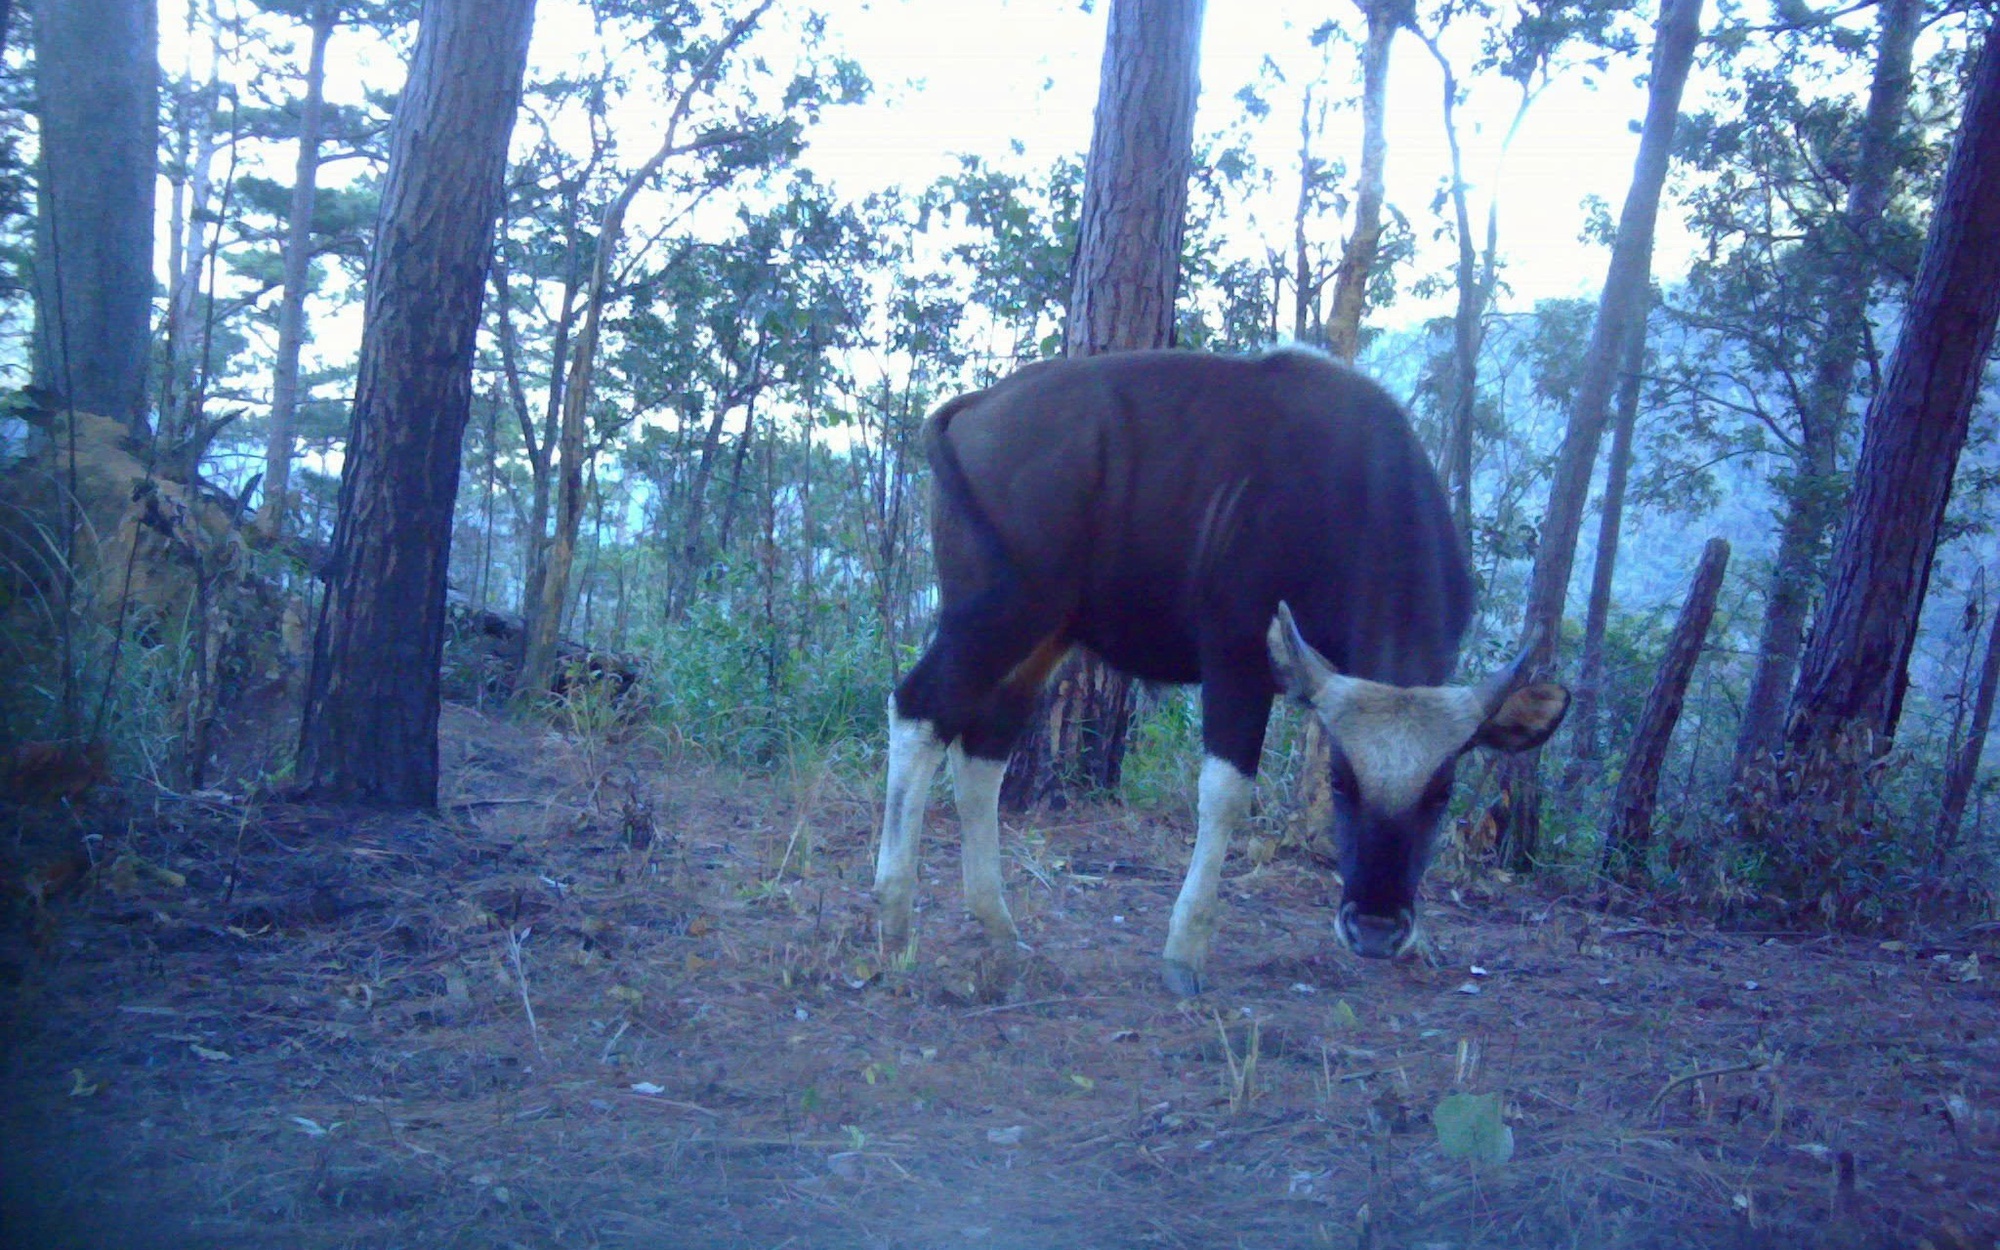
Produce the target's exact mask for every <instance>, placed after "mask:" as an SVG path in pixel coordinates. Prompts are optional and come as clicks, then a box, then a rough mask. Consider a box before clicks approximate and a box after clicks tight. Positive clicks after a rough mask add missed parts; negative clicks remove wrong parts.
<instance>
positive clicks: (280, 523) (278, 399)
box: [257, 0, 335, 539]
mask: <svg viewBox="0 0 2000 1250" xmlns="http://www.w3.org/2000/svg"><path fill="white" fill-rule="evenodd" d="M334 17H335V10H334V6H333V4H332V0H316V2H315V3H314V5H313V10H312V51H311V53H310V54H309V56H308V58H307V61H306V94H305V102H304V103H303V104H302V105H301V106H300V109H299V157H298V164H297V166H296V168H295V171H294V173H293V176H292V207H291V219H290V221H288V222H287V223H286V230H285V294H284V297H283V299H281V300H280V301H279V303H278V361H277V366H276V368H275V370H274V371H273V373H272V375H271V430H270V436H269V438H268V439H266V441H265V445H264V507H263V511H262V512H261V513H260V514H259V515H258V518H257V519H258V522H259V524H258V528H259V530H260V531H261V532H262V533H263V535H264V537H265V538H266V539H276V538H277V537H278V535H279V534H280V532H282V530H283V529H284V524H285V495H286V493H287V492H288V491H289V490H290V489H291V480H292V422H293V416H294V414H295V413H296V412H297V411H298V403H299V348H300V347H301V346H302V345H303V343H304V342H305V324H306V283H307V281H308V279H309V278H310V277H311V274H312V216H313V197H314V194H315V192H316V191H317V188H318V183H319V131H320V113H321V111H322V110H321V104H322V90H321V89H322V87H323V86H324V85H325V82H326V45H327V40H329V39H331V38H332V37H333V23H334Z"/></svg>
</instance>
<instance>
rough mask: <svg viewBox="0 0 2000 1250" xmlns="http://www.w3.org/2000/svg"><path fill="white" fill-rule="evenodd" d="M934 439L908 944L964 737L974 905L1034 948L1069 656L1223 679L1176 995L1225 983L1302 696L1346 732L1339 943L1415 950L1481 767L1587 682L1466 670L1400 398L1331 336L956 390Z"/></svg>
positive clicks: (912, 765)
mask: <svg viewBox="0 0 2000 1250" xmlns="http://www.w3.org/2000/svg"><path fill="white" fill-rule="evenodd" d="M925 434H926V438H927V440H928V450H929V453H930V458H931V464H932V468H933V472H934V505H935V506H934V510H933V518H932V530H933V536H934V540H935V546H936V556H937V566H938V583H939V587H940V591H941V595H942V600H943V603H942V609H941V612H940V617H939V621H938V630H937V637H936V638H935V639H934V640H933V641H932V643H931V645H930V647H929V649H928V650H927V651H926V652H925V653H924V656H923V659H922V660H921V661H919V662H918V664H917V666H916V667H915V668H914V669H912V670H911V671H910V674H909V676H908V677H906V678H905V679H904V680H903V683H902V684H901V685H900V686H898V687H897V689H896V693H895V695H894V697H893V698H892V699H891V700H890V703H889V793H888V803H887V810H886V813H885V815H884V819H883V825H882V846H881V853H880V856H879V858H878V860H877V862H876V870H875V893H876V897H877V900H878V904H879V907H880V916H881V936H882V943H883V946H884V949H885V950H886V951H888V952H890V953H891V954H900V953H902V952H904V951H905V950H907V949H908V945H909V942H910V937H911V931H910V914H911V905H912V901H913V900H912V896H913V893H914V889H915V884H916V858H917V842H918V835H919V832H920V827H921V823H922V819H923V809H924V799H925V795H926V794H927V792H928V791H929V788H930V781H931V778H932V777H933V776H934V775H935V774H936V771H937V767H938V764H939V763H940V762H941V761H942V760H943V758H944V757H945V755H946V754H947V752H949V753H950V755H951V756H952V759H953V776H954V783H955V788H956V796H957V802H958V810H959V819H960V823H961V825H962V828H963V837H964V875H965V895H966V902H967V904H968V906H969V907H970V908H971V910H972V912H973V914H974V915H975V916H977V917H978V918H979V920H980V921H981V922H982V923H983V924H984V926H985V928H986V932H987V935H988V937H989V938H990V939H991V940H992V941H993V942H995V943H996V944H1002V945H1003V946H1004V947H1005V948H1007V949H1011V947H1012V944H1013V943H1014V942H1016V941H1017V940H1018V933H1017V931H1016V929H1015V927H1014V921H1013V918H1012V917H1011V916H1010V915H1009V914H1008V911H1007V903H1006V899H1005V897H1004V896H1003V894H1002V890H1001V881H1000V849H999V807H998V803H999V790H1000V778H1001V774H1002V772H1003V771H1004V769H1005V767H1006V760H1007V755H1008V752H1009V750H1010V748H1011V747H1012V746H1013V743H1014V739H1015V737H1016V736H1017V735H1018V734H1019V732H1020V730H1021V727H1022V725H1023V724H1024V723H1025V721H1026V719H1027V717H1028V715H1029V713H1030V711H1031V710H1032V708H1033V705H1034V701H1035V698H1036V695H1037V693H1038V692H1039V691H1040V689H1041V687H1042V684H1043V682H1044V681H1045V680H1046V679H1047V677H1048V674H1049V672H1050V671H1051V670H1052V669H1053V668H1054V667H1055V665H1056V663H1057V662H1058V661H1059V660H1061V659H1062V657H1063V656H1064V654H1065V653H1067V652H1068V650H1069V649H1070V648H1071V647H1072V646H1082V647H1087V648H1089V649H1090V650H1091V651H1093V652H1095V653H1096V654H1098V655H1099V656H1101V657H1103V659H1104V660H1105V661H1107V662H1108V663H1110V664H1111V665H1112V666H1113V667H1115V668H1118V669H1121V670H1123V671H1124V672H1127V673H1130V674H1133V675H1134V676H1138V677H1142V678H1146V679H1149V680H1153V681H1160V682H1176V683H1192V682H1199V683H1201V710H1202V742H1203V745H1204V748H1205V753H1206V759H1205V761H1204V763H1203V765H1202V770H1201V782H1200V813H1199V831H1198V834H1197V837H1196V841H1195V849H1194V858H1193V862H1192V863H1191V864H1190V866H1189V868H1188V874H1187V878H1186V881H1185V883H1184V884H1183V886H1182V887H1181V892H1180V898H1179V900H1178V901H1177V902H1176V903H1175V905H1174V912H1173V919H1172V922H1171V926H1170V928H1169V930H1168V936H1167V944H1166V963H1165V969H1164V974H1165V978H1166V983H1167V985H1168V987H1169V988H1170V989H1171V990H1173V991H1174V992H1175V993H1177V994H1193V993H1197V992H1199V990H1200V989H1201V983H1202V969H1203V966H1204V964H1205V963H1206V960H1207V955H1208V947H1209V942H1210V939H1211V938H1212V937H1213V935H1214V932H1215V892H1216V883H1217V880H1218V878H1219V877H1220V875H1221V870H1222V863H1223V858H1224V856H1225V854H1226V852H1227V850H1228V844H1229V837H1230V834H1231V832H1232V831H1233V830H1234V829H1235V827H1236V826H1237V824H1239V823H1240V822H1241V820H1242V818H1243V816H1244V814H1245V813H1246V811H1247V810H1248V807H1249V802H1250V785H1251V778H1252V777H1253V776H1254V775H1255V773H1256V771H1257V760H1258V756H1259V754H1260V753H1261V752H1262V749H1263V743H1264V729H1265V724H1266V722H1267V721H1268V719H1269V716H1270V709H1271V700H1272V698H1273V697H1274V696H1275V695H1277V694H1278V693H1279V692H1280V690H1283V691H1284V692H1286V693H1289V694H1291V695H1293V696H1295V697H1297V698H1299V699H1301V700H1304V701H1306V702H1308V703H1310V704H1311V705H1312V707H1313V708H1314V710H1315V711H1316V712H1317V713H1318V715H1319V718H1320V720H1321V722H1322V723H1323V724H1324V725H1325V726H1326V728H1327V730H1328V733H1329V735H1330V737H1331V739H1332V742H1333V753H1332V754H1333V761H1332V768H1333V777H1332V784H1333V796H1334V802H1333V807H1334V813H1333V825H1334V828H1333V834H1334V842H1335V845H1336V846H1337V847H1338V848H1339V857H1340V859H1339V863H1340V872H1341V878H1342V882H1343V886H1344V893H1343V897H1342V902H1341V907H1340V910H1339V913H1338V915H1337V918H1336V922H1335V925H1334V932H1335V933H1336V934H1337V935H1338V937H1339V939H1340V941H1341V942H1342V943H1343V944H1345V945H1346V946H1347V947H1349V948H1350V949H1352V950H1354V951H1355V952H1357V953H1359V954H1361V955H1365V956H1370V957H1384V956H1389V955H1394V954H1397V953H1399V952H1401V951H1403V950H1405V949H1407V948H1408V946H1409V945H1410V944H1411V943H1412V942H1413V941H1414V940H1415V939H1416V934H1417V922H1416V912H1417V894H1418V887H1419V885H1420V883H1421V880H1422V877H1423V872H1424V868H1425V866H1426V865H1427V863H1428V862H1429V859H1430V852H1431V844H1432V842H1433V840H1434V839H1435V837H1436V835H1437V830H1438V826H1439V822H1440V820H1441V818H1442V816H1443V814H1444V809H1445V805H1446V802H1447V800H1448V799H1449V798H1450V795H1451V785H1452V776H1453V770H1454V767H1455V765H1456V763H1457V760H1458V757H1459V755H1460V754H1461V753H1463V752H1464V751H1465V750H1466V749H1467V748H1468V747H1470V746H1472V745H1474V744H1478V745H1485V746H1493V747H1498V748H1501V749H1504V750H1520V749H1523V748H1526V747H1530V746H1534V745H1537V744H1539V743H1540V742H1542V741H1543V740H1544V739H1546V738H1547V737H1548V735H1549V734H1550V733H1551V732H1553V731H1554V729H1555V727H1556V725H1557V724H1558V723H1559V722H1560V721H1561V719H1562V715H1563V712H1564V711H1565V710H1566V709H1567V707H1568V702H1569V695H1568V693H1567V692H1566V691H1564V690H1563V689H1562V688H1561V687H1559V686H1549V685H1538V686H1529V687H1526V688H1524V689H1516V688H1515V686H1516V683H1515V678H1514V674H1513V672H1512V671H1511V670H1510V671H1507V672H1503V673H1501V674H1498V675H1496V676H1495V677H1494V678H1492V679H1490V680H1488V681H1487V682H1486V683H1484V684H1482V685H1480V686H1478V687H1459V686H1449V685H1445V684H1443V683H1445V682H1446V681H1448V680H1449V678H1450V677H1451V672H1452V668H1453V665H1454V664H1455V662H1456V660H1457V655H1458V645H1459V638H1460V635H1462V634H1463V633H1464V631H1465V627H1466V623H1467V621H1468V620H1469V618H1470V616H1471V610H1472V580H1471V576H1470V573H1469V571H1468V569H1467V565H1466V558H1465V555H1464V553H1463V552H1462V551H1461V549H1460V544H1459V541H1458V538H1457V535H1456V534H1455V533H1454V531H1453V530H1452V526H1451V519H1450V516H1449V514H1448V512H1447V511H1446V507H1445V499H1444V494H1443V492H1442V491H1441V490H1440V489H1439V488H1438V484H1437V479H1436V477H1435V476H1434V475H1433V474H1432V472H1431V468H1430V465H1429V463H1428V462H1427V461H1426V459H1425V457H1424V454H1423V450H1422V448H1421V447H1420V446H1418V444H1417V441H1416V438H1415V436H1414V435H1413V434H1412V433H1411V431H1410V427H1409V423H1408V421H1407V420H1406V419H1405V417H1404V415H1403V413H1402V410H1401V409H1400V408H1399V407H1398V406H1397V405H1396V403H1395V401H1394V400H1392V399H1390V398H1389V396H1388V395H1387V393H1385V392H1384V391H1383V390H1382V389H1381V388H1380V387H1377V386H1376V385H1374V384H1373V383H1371V382H1369V381H1367V380H1366V379H1364V378H1362V377H1360V376H1359V375H1357V374H1354V373H1352V372H1349V371H1348V370H1346V369H1343V368H1341V367H1339V366H1338V365H1335V364H1333V363H1332V362H1330V361H1328V360H1326V359H1324V358H1323V357H1320V356H1317V355H1313V354H1310V353H1306V352H1300V351H1281V352H1277V353H1274V354H1271V355H1268V356H1263V357H1259V358H1251V359H1237V358H1228V357H1219V356H1209V355H1201V354H1196V353H1192V352H1129V353H1121V354H1116V355H1106V356H1096V357H1091V358H1089V359H1083V360H1065V361H1051V362H1047V363H1044V364H1037V365H1031V366H1029V367H1028V368H1025V369H1023V370H1021V371H1020V372H1019V373H1016V374H1014V375H1013V376H1012V377H1010V378H1008V379H1006V380H1005V381H1003V382H1000V383H999V384H997V385H995V386H993V387H991V388H989V389H987V390H984V391H980V392H978V393H977V394H973V395H967V396H964V397H961V398H959V399H956V400H953V401H952V402H950V403H948V404H946V405H945V406H944V407H942V408H941V409H939V410H938V411H937V413H935V414H934V415H933V416H932V417H931V419H930V421H929V423H928V425H927V426H926V430H925Z"/></svg>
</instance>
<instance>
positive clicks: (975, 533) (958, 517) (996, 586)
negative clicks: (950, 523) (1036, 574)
mask: <svg viewBox="0 0 2000 1250" xmlns="http://www.w3.org/2000/svg"><path fill="white" fill-rule="evenodd" d="M979 396H980V393H979V392H974V393H973V394H970V395H960V396H959V397H958V398H956V399H954V400H951V401H950V402H948V403H947V404H945V405H944V407H942V408H939V409H938V410H937V411H936V412H934V413H932V414H931V418H930V420H929V421H926V422H925V423H924V455H925V456H926V458H928V459H929V460H930V462H931V481H932V488H933V490H934V492H935V494H934V496H933V497H934V499H935V500H936V506H935V511H936V513H937V515H936V516H934V517H932V519H931V525H932V527H933V530H935V527H936V526H937V525H939V524H940V523H942V522H943V521H944V518H945V514H947V513H949V514H950V516H951V518H952V519H953V520H955V521H956V522H958V523H959V524H960V525H963V526H964V527H965V534H966V536H967V537H968V538H969V539H971V541H972V543H973V546H974V548H975V549H976V550H977V551H978V552H979V556H980V564H981V565H982V566H983V567H984V569H985V571H986V578H985V585H984V586H982V587H981V588H980V590H979V592H978V593H977V594H976V595H975V596H974V597H973V599H972V600H971V601H969V602H966V603H961V604H945V605H943V607H944V610H945V611H946V612H947V613H950V614H953V615H960V614H980V613H984V612H986V611H987V610H988V609H989V607H990V605H991V604H992V603H993V602H994V601H996V600H998V599H1000V598H1001V597H1003V596H1005V595H1006V594H1007V593H1008V591H1009V590H1010V589H1012V588H1013V587H1014V586H1016V585H1018V584H1019V581H1020V569H1019V567H1018V566H1017V565H1016V564H1015V561H1014V557H1013V555H1012V553H1010V552H1009V551H1008V550H1007V540H1006V539H1005V538H1004V537H1003V536H1002V535H1001V533H1000V527H999V526H997V525H995V524H994V523H993V518H992V517H991V516H990V515H988V513H987V511H986V509H985V507H983V506H982V505H981V504H980V502H979V496H978V494H977V493H975V492H974V491H973V489H972V479H971V478H970V477H968V476H967V475H966V472H965V462H964V461H962V460H960V459H959V457H958V449H957V448H956V447H954V446H952V441H951V437H950V432H951V420H952V418H953V417H955V416H957V415H958V414H959V413H960V412H962V411H964V410H965V409H967V408H969V407H971V406H972V405H973V404H974V403H975V402H977V401H978V399H979Z"/></svg>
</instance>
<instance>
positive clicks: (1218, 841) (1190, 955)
mask: <svg viewBox="0 0 2000 1250" xmlns="http://www.w3.org/2000/svg"><path fill="white" fill-rule="evenodd" d="M1249 810H1250V778H1249V777H1247V776H1245V775H1244V774H1243V773H1242V771H1241V770H1239V769H1238V768H1237V767H1236V765H1234V764H1231V763H1230V762H1229V761H1228V760H1224V759H1218V758H1217V757H1215V756H1213V755H1211V756H1208V757H1207V758H1206V759H1204V760H1203V761H1202V764H1201V813H1200V825H1199V827H1198V828H1197V830H1196V833H1195V839H1194V859H1193V861H1192V862H1190V863H1189V864H1188V873H1187V879H1186V880H1185V881H1183V882H1182V883H1181V894H1180V898H1178V899H1176V900H1175V902H1174V918H1173V921H1172V923H1171V924H1170V926H1169V927H1168V929H1167V949H1166V966H1165V967H1164V969H1163V970H1162V975H1163V976H1164V977H1165V979H1166V982H1167V988H1168V989H1169V990H1171V991H1173V992H1174V993H1175V994H1179V995H1181V996H1182V997H1188V996H1190V995H1194V994H1199V993H1201V974H1202V969H1203V967H1205V966H1206V965H1207V963H1208V944H1209V941H1210V940H1211V939H1212V938H1214V937H1215V922H1216V916H1215V890H1216V886H1217V884H1218V883H1219V882H1220V881H1221V880H1222V861H1223V859H1224V858H1225V857H1226V856H1227V855H1228V854H1229V837H1230V835H1231V834H1233V833H1234V832H1236V826H1238V825H1239V824H1241V823H1243V817H1244V816H1245V815H1246V814H1247V813H1248V812H1249Z"/></svg>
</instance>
